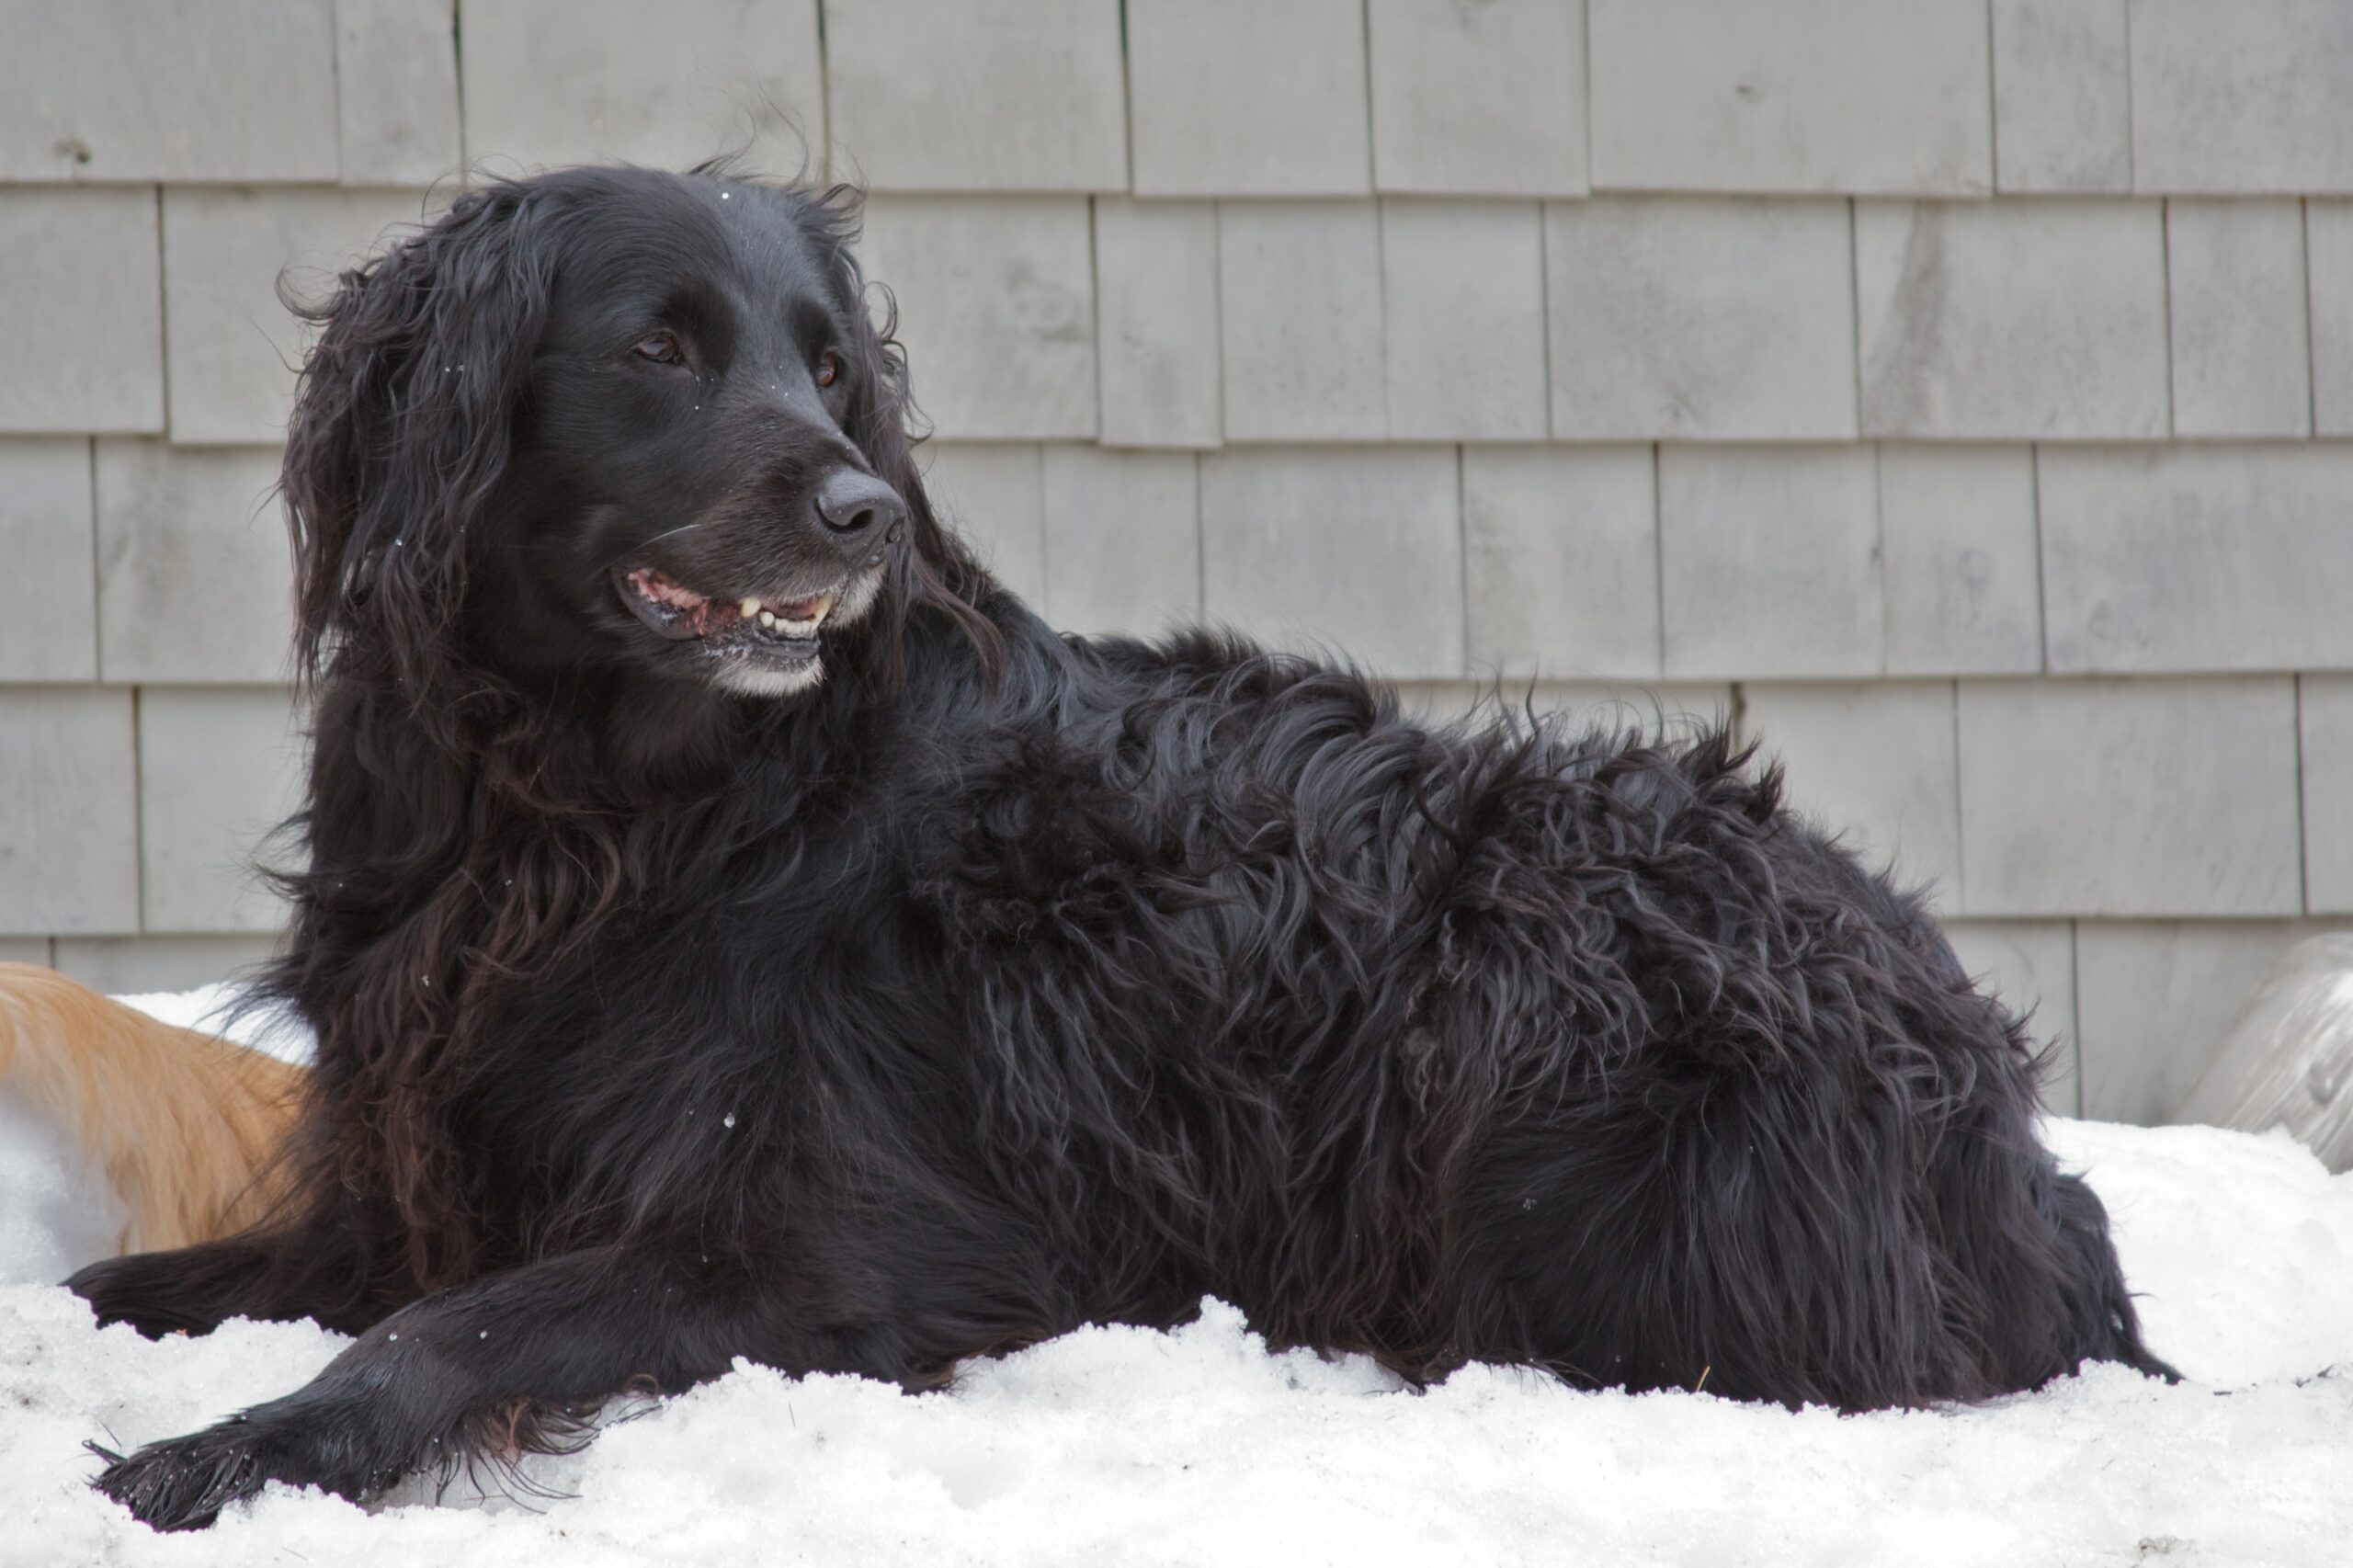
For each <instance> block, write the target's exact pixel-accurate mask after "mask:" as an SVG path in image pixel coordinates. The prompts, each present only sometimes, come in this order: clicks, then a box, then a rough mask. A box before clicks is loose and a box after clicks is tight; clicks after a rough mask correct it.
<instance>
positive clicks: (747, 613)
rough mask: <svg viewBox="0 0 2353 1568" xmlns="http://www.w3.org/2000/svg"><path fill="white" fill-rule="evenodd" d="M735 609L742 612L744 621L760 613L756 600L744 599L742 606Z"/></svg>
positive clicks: (758, 602) (758, 603)
mask: <svg viewBox="0 0 2353 1568" xmlns="http://www.w3.org/2000/svg"><path fill="white" fill-rule="evenodd" d="M735 608H737V609H740V610H742V611H743V612H744V619H745V620H749V619H752V618H753V617H754V616H756V615H757V614H759V613H760V601H759V600H757V599H745V601H744V602H743V603H742V604H739V605H737V606H736V607H735Z"/></svg>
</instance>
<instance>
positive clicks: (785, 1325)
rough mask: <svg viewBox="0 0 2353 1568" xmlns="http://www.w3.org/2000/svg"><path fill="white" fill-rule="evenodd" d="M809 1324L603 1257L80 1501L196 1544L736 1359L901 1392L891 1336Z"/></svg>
mask: <svg viewBox="0 0 2353 1568" xmlns="http://www.w3.org/2000/svg"><path fill="white" fill-rule="evenodd" d="M818 1315H819V1314H816V1313H813V1312H803V1311H800V1310H796V1307H795V1304H794V1301H793V1300H792V1292H791V1291H790V1290H787V1289H779V1288H778V1287H777V1286H776V1285H775V1284H774V1283H773V1282H766V1281H760V1280H756V1279H754V1278H751V1277H750V1276H749V1275H748V1274H747V1273H745V1272H744V1271H742V1270H736V1269H728V1270H721V1269H715V1268H713V1267H710V1266H708V1265H701V1264H695V1263H689V1262H683V1261H681V1260H677V1259H673V1258H671V1257H667V1256H661V1255H654V1254H648V1253H644V1252H639V1251H632V1250H630V1249H624V1248H620V1247H613V1248H599V1249H594V1250H589V1251H584V1252H578V1253H570V1254H566V1255H563V1256H559V1257H554V1258H551V1259H548V1260H545V1261H543V1262H540V1263H535V1264H529V1265H526V1266H524V1267H520V1268H515V1269H510V1270H507V1271H506V1272H505V1273H502V1274H496V1275H493V1276H491V1277H489V1278H484V1279H482V1280H479V1281H476V1282H474V1283H472V1284H470V1285H465V1286H461V1287H459V1288H457V1289H455V1290H446V1291H442V1292H440V1293H439V1294H438V1295H434V1296H429V1297H426V1299H425V1300H423V1301H417V1302H415V1303H414V1304H413V1305H410V1306H407V1307H404V1308H402V1309H401V1310H400V1311H399V1312H394V1313H393V1314H392V1316H390V1317H388V1318H385V1319H384V1320H383V1321H381V1323H378V1324H375V1325H374V1326H373V1327H371V1328H369V1330H368V1331H367V1332H366V1333H365V1334H364V1335H362V1336H361V1337H360V1338H359V1339H358V1341H357V1342H356V1343H354V1344H353V1345H352V1346H350V1347H349V1348H348V1349H347V1350H345V1351H344V1352H343V1354H342V1355H340V1356H338V1357H336V1358H335V1360H334V1361H333V1362H331V1363H330V1364H329V1365H328V1366H327V1368H326V1369H325V1370H324V1371H323V1372H321V1373H320V1374H319V1375H318V1377H317V1378H315V1379H314V1380H313V1381H311V1382H310V1383H309V1384H308V1385H307V1386H305V1387H303V1388H301V1389H299V1390H297V1391H296V1392H293V1393H291V1394H289V1395H287V1396H286V1397H285V1398H283V1399H277V1400H272V1401H270V1402H269V1403H267V1404H260V1405H256V1406H255V1407H254V1408H252V1409H251V1410H247V1411H245V1412H244V1413H243V1414H241V1415H234V1416H232V1417H231V1418H230V1419H228V1420H227V1421H224V1422H222V1423H221V1424H220V1425H218V1426H211V1427H209V1428H207V1429H206V1430H204V1431H201V1432H197V1433H193V1434H191V1435H189V1436H188V1437H174V1438H170V1439H167V1440H165V1441H164V1442H160V1443H153V1444H150V1445H149V1446H148V1447H146V1448H143V1449H140V1450H139V1451H138V1452H137V1453H134V1454H132V1455H131V1456H130V1457H129V1458H127V1459H125V1458H118V1457H116V1456H114V1455H111V1454H107V1455H105V1457H106V1458H108V1460H110V1461H111V1462H110V1463H109V1464H108V1467H107V1470H106V1471H105V1472H104V1473H103V1474H102V1475H100V1476H99V1477H98V1479H97V1487H98V1489H99V1490H100V1491H102V1492H104V1493H105V1494H107V1495H108V1496H109V1497H112V1498H114V1499H115V1500H116V1501H117V1502H119V1503H121V1504H122V1505H123V1506H126V1507H128V1508H129V1509H130V1510H131V1512H132V1513H133V1514H135V1515H136V1516H138V1517H140V1518H142V1519H143V1520H145V1521H146V1522H147V1523H149V1524H151V1525H153V1526H154V1527H156V1528H159V1529H188V1528H199V1527H202V1526H204V1525H207V1524H210V1522H211V1521H212V1519H213V1517H215V1516H216V1515H217V1514H219V1513H220V1511H221V1510H222V1508H223V1507H225V1506H228V1505H230V1504H232V1503H235V1502H239V1501H242V1500H244V1499H246V1498H249V1497H252V1496H253V1495H255V1494H256V1493H258V1492H259V1491H260V1490H261V1489H262V1486H263V1484H264V1483H267V1482H271V1481H284V1482H289V1483H294V1484H297V1485H313V1486H319V1487H323V1488H324V1489H325V1490H327V1491H330V1492H334V1493H336V1494H340V1495H342V1496H345V1497H349V1498H352V1499H354V1500H359V1499H364V1498H367V1497H369V1496H371V1495H373V1494H377V1493H380V1492H381V1491H382V1490H383V1489H385V1488H386V1487H388V1486H390V1485H391V1484H392V1483H393V1482H395V1481H397V1480H398V1479H400V1478H401V1477H402V1476H404V1475H405V1474H407V1473H409V1472H411V1471H416V1470H419V1469H423V1468H425V1467H426V1466H429V1465H433V1464H436V1463H438V1462H444V1461H460V1462H461V1461H463V1460H466V1459H468V1458H471V1457H473V1456H475V1455H480V1454H498V1453H501V1452H504V1451H507V1450H509V1449H512V1448H514V1447H518V1446H519V1447H522V1448H526V1449H529V1448H531V1447H534V1446H540V1447H544V1446H548V1444H549V1443H550V1442H551V1441H552V1440H554V1437H552V1436H551V1434H552V1433H556V1432H560V1431H562V1430H564V1429H568V1428H569V1426H570V1425H571V1423H572V1420H573V1418H574V1417H575V1416H578V1415H584V1414H585V1412H586V1411H588V1410H589V1409H592V1408H593V1407H594V1406H595V1405H596V1404H597V1403H598V1402H600V1401H602V1400H604V1399H605V1398H607V1397H608V1396H610V1395H612V1394H614V1393H616V1392H621V1391H622V1390H624V1389H628V1388H651V1389H654V1390H659V1391H664V1392H668V1391H674V1390H677V1389H682V1388H685V1387H687V1386H688V1385H690V1384H692V1383H695V1382H697V1381H701V1380H703V1379H706V1378H710V1377H714V1376H716V1375H718V1374H719V1373H721V1372H723V1371H725V1370H726V1369H727V1368H728V1366H729V1365H730V1364H731V1363H732V1362H733V1359H734V1358H736V1357H737V1356H739V1355H740V1356H750V1357H753V1358H756V1359H758V1360H762V1361H766V1362H768V1363H770V1364H772V1365H777V1366H782V1367H786V1368H788V1369H793V1370H807V1369H820V1368H822V1369H827V1370H835V1371H852V1372H865V1373H868V1374H870V1375H874V1376H881V1377H904V1376H906V1375H907V1374H908V1371H909V1369H906V1368H902V1367H898V1366H893V1365H892V1364H890V1363H891V1362H892V1361H893V1360H895V1359H897V1356H896V1355H895V1354H894V1352H893V1351H892V1348H891V1347H892V1346H897V1345H898V1344H900V1343H901V1340H900V1336H898V1335H871V1336H870V1335H860V1334H858V1333H857V1332H856V1331H854V1330H847V1329H844V1328H840V1327H813V1326H803V1325H804V1324H808V1323H810V1322H811V1321H812V1320H813V1319H814V1318H815V1317H817V1316H818ZM100 1451H101V1452H102V1453H103V1452H104V1450H100Z"/></svg>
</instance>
